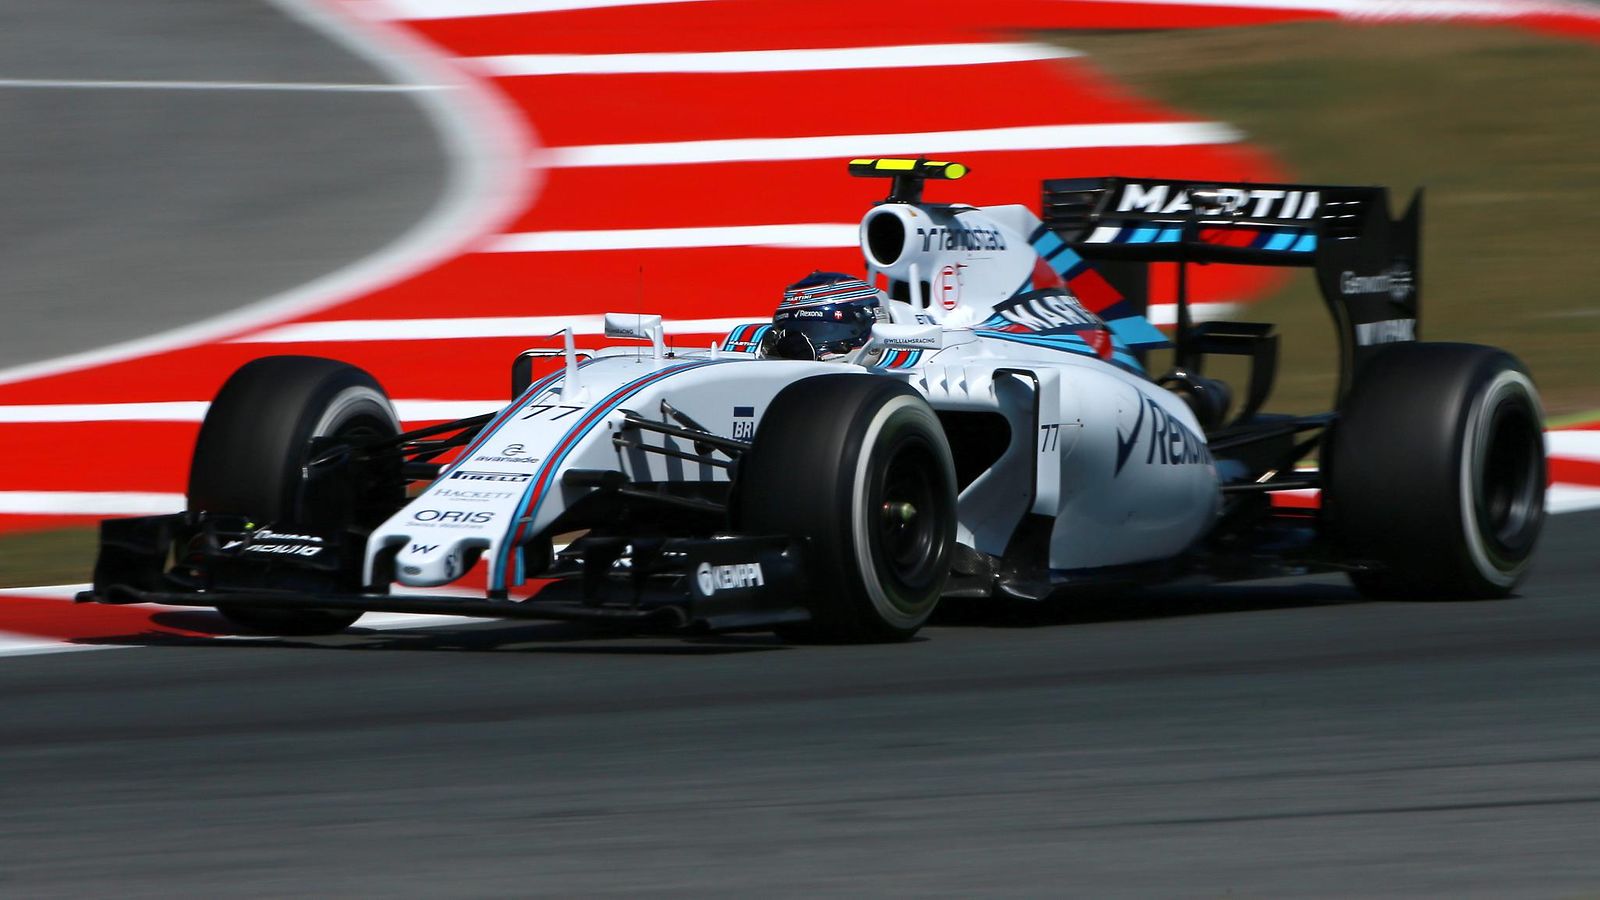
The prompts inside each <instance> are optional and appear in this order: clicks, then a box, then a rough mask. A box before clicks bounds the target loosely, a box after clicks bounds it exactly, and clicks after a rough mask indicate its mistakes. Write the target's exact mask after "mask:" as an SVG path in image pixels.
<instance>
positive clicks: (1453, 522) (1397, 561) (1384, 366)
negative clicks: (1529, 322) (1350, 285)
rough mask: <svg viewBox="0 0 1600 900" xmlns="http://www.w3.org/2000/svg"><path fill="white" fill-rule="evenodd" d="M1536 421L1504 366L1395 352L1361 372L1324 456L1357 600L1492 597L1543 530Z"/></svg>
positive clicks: (1535, 401)
mask: <svg viewBox="0 0 1600 900" xmlns="http://www.w3.org/2000/svg"><path fill="white" fill-rule="evenodd" d="M1542 423H1543V413H1542V410H1541V408H1540V405H1539V395H1538V391H1537V389H1536V388H1535V387H1534V385H1533V381H1532V380H1531V379H1530V378H1529V377H1528V373H1527V370H1526V369H1524V368H1523V366H1522V364H1521V363H1519V362H1518V361H1517V359H1516V358H1515V357H1513V356H1512V355H1511V354H1509V353H1506V352H1505V351H1502V350H1497V349H1495V348H1493V347H1481V346H1477V345H1473V344H1446V343H1421V344H1396V345H1394V346H1393V347H1390V348H1388V349H1385V350H1384V351H1383V352H1382V353H1380V354H1378V355H1376V356H1374V357H1373V358H1372V360H1371V361H1369V362H1368V363H1367V365H1366V366H1365V367H1364V368H1363V370H1362V372H1361V375H1360V376H1359V377H1358V378H1357V380H1356V383H1355V384H1354V385H1353V386H1352V388H1351V391H1350V394H1349V396H1348V397H1347V398H1346V400H1345V402H1344V404H1343V405H1342V406H1341V408H1340V410H1339V419H1338V421H1337V422H1336V423H1335V424H1334V426H1333V428H1332V432H1331V434H1330V435H1329V442H1328V444H1327V446H1326V448H1325V450H1324V465H1323V476H1324V487H1323V516H1324V524H1325V526H1326V528H1327V532H1328V535H1329V537H1330V538H1332V540H1333V541H1334V543H1335V545H1336V546H1337V547H1338V548H1339V549H1340V550H1341V552H1343V553H1344V554H1345V555H1347V556H1348V557H1351V558H1354V559H1361V560H1370V561H1372V562H1375V563H1377V564H1378V566H1377V567H1376V568H1374V569H1371V570H1367V571H1360V572H1354V573H1352V575H1351V580H1352V582H1354V584H1355V585H1356V587H1357V588H1358V589H1359V590H1360V591H1361V592H1362V593H1363V594H1366V595H1368V596H1374V597H1386V598H1394V597H1414V598H1418V599H1424V598H1438V599H1476V598H1491V597H1504V596H1506V595H1508V594H1510V593H1511V591H1512V589H1513V588H1515V587H1516V584H1517V582H1518V581H1520V580H1521V579H1522V577H1523V575H1524V574H1525V573H1526V571H1527V566H1528V561H1529V559H1530V558H1531V557H1532V555H1533V548H1534V545H1535V543H1536V541H1537V539H1538V536H1539V531H1540V528H1541V526H1542V524H1543V521H1544V492H1545V481H1546V477H1545V456H1544V436H1543V430H1542V429H1543V425H1542Z"/></svg>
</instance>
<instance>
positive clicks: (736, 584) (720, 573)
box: [694, 562, 767, 597]
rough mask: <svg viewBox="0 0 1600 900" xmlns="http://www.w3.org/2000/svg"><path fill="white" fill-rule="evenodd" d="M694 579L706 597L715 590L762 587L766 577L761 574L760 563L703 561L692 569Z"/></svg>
mask: <svg viewBox="0 0 1600 900" xmlns="http://www.w3.org/2000/svg"><path fill="white" fill-rule="evenodd" d="M694 577H695V581H697V582H698V583H699V585H700V593H702V594H705V595H706V596H707V597H709V596H711V595H712V594H715V593H716V592H717V591H728V590H738V589H741V588H750V587H763V586H765V585H766V583H767V582H766V579H765V578H763V577H762V575H761V564H760V563H734V564H733V565H731V566H713V565H712V564H711V563H708V562H703V563H701V564H700V566H699V568H697V569H695V570H694Z"/></svg>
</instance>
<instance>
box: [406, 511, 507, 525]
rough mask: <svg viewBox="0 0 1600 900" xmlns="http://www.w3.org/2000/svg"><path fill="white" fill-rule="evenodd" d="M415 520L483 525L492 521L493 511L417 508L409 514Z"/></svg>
mask: <svg viewBox="0 0 1600 900" xmlns="http://www.w3.org/2000/svg"><path fill="white" fill-rule="evenodd" d="M411 518H412V520H414V521H417V522H437V523H439V524H441V525H443V524H457V525H485V524H487V523H489V522H492V521H494V513H492V512H488V511H486V510H478V511H471V510H461V509H419V510H417V511H416V512H414V513H412V514H411Z"/></svg>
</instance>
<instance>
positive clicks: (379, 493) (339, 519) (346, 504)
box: [296, 415, 394, 528]
mask: <svg viewBox="0 0 1600 900" xmlns="http://www.w3.org/2000/svg"><path fill="white" fill-rule="evenodd" d="M393 434H394V429H393V425H392V424H391V423H388V422H385V421H383V420H382V419H379V418H375V417H372V416H364V415H363V416H357V417H354V418H352V419H350V420H348V421H346V422H344V423H342V424H340V426H339V427H338V428H336V429H335V430H334V431H333V433H332V434H329V435H325V437H326V438H328V439H329V440H330V441H332V442H333V444H332V447H330V448H329V449H330V450H331V449H333V448H334V447H340V446H346V447H347V446H352V445H359V444H361V443H364V442H368V441H373V440H379V439H382V438H385V437H390V436H392V435H393ZM322 455H324V456H326V455H328V454H327V453H326V452H325V453H323V454H322ZM302 471H303V473H304V474H303V475H302V478H301V482H300V489H299V495H298V498H297V499H298V502H297V504H296V505H297V507H298V509H297V510H296V513H297V518H299V517H304V518H306V519H309V520H311V521H307V522H305V523H303V524H306V525H321V526H324V527H331V528H344V527H347V526H351V525H359V526H365V527H371V526H375V525H377V524H378V523H379V522H381V521H383V520H384V519H386V518H388V516H389V515H390V514H391V513H393V512H394V509H393V508H392V506H393V504H392V503H391V502H389V501H390V498H388V496H387V492H385V491H384V488H385V487H386V484H385V483H384V482H386V481H387V480H388V479H387V478H386V477H385V474H384V473H382V472H380V471H377V470H375V469H373V468H372V467H370V466H360V467H356V468H354V470H353V471H352V472H351V473H350V476H352V477H346V478H316V477H314V475H313V473H312V469H311V467H310V466H309V465H308V466H305V467H304V468H303V469H302Z"/></svg>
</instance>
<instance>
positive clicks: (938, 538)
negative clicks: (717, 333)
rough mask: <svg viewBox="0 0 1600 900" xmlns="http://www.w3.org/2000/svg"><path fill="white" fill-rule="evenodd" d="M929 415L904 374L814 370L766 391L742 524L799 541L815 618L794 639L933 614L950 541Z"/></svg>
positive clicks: (851, 632) (856, 638)
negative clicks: (768, 398)
mask: <svg viewBox="0 0 1600 900" xmlns="http://www.w3.org/2000/svg"><path fill="white" fill-rule="evenodd" d="M955 486H956V475H955V464H954V462H953V460H952V458H951V454H950V446H949V444H948V443H947V442H946V440H945V437H944V432H943V430H942V429H941V428H940V426H939V420H938V417H937V416H935V415H934V412H933V410H932V408H930V407H929V406H928V403H927V401H926V400H924V399H923V398H922V396H921V395H920V394H918V393H917V392H916V391H914V390H912V389H911V388H909V387H907V386H906V385H905V384H903V383H901V382H898V381H893V380H891V379H887V378H882V377H877V376H871V375H823V376H818V377H815V378H807V379H805V380H804V381H800V382H796V383H795V384H792V385H790V386H789V387H787V388H785V389H784V390H783V391H781V392H780V393H779V394H778V396H777V397H776V398H774V399H773V401H772V405H771V406H770V407H768V409H767V412H766V414H765V415H764V416H763V417H762V420H761V425H760V427H759V428H758V429H757V430H756V436H755V442H754V446H753V447H752V448H751V450H750V452H749V453H748V454H746V456H745V459H744V461H743V463H741V466H740V473H739V492H738V494H739V496H738V502H737V509H738V511H739V521H740V528H741V530H742V531H744V532H746V533H750V534H788V535H793V536H795V537H799V538H804V539H805V540H806V542H807V547H806V552H807V569H808V571H809V573H810V577H811V584H810V587H811V592H812V597H813V600H812V603H811V612H812V617H813V618H812V622H811V623H809V624H808V625H804V626H790V627H787V628H785V629H784V630H783V631H781V632H780V634H782V635H783V636H784V637H788V638H794V639H809V640H824V641H840V642H871V641H903V640H907V639H909V638H910V637H911V636H912V635H914V634H916V633H917V630H918V629H919V628H921V627H922V625H923V623H925V622H926V621H927V620H928V617H929V616H930V615H931V614H932V613H933V610H934V607H935V606H936V605H937V604H938V602H939V596H940V594H941V593H942V592H943V590H944V585H945V580H946V578H947V576H948V575H949V569H950V553H951V548H952V547H953V546H954V545H955V530H956V487H955Z"/></svg>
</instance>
